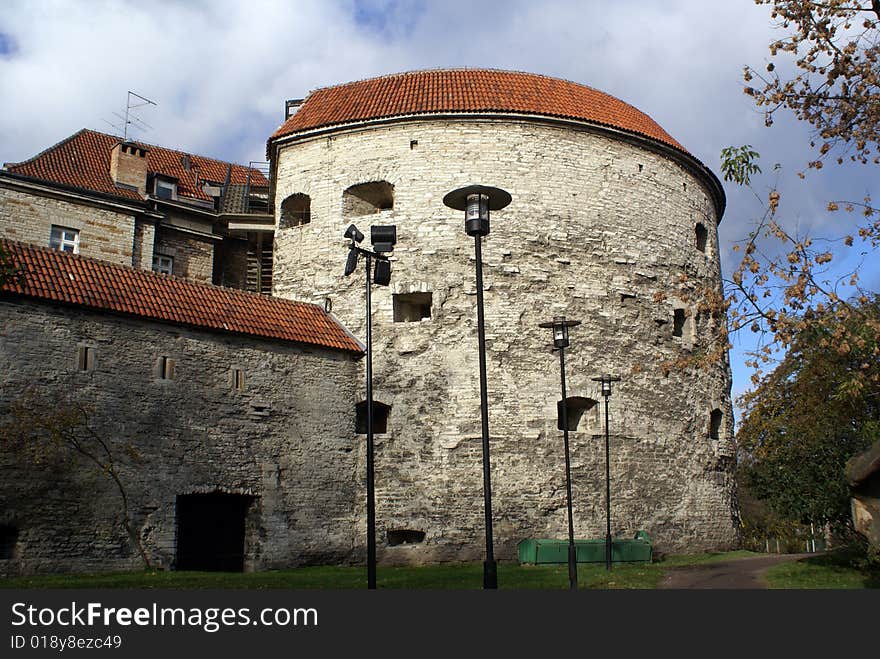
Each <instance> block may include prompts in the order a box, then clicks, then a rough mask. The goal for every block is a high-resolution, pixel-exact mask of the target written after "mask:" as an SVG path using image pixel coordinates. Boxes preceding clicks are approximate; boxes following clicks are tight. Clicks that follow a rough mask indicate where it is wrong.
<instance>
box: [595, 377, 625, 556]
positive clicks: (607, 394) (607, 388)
mask: <svg viewBox="0 0 880 659" xmlns="http://www.w3.org/2000/svg"><path fill="white" fill-rule="evenodd" d="M593 381H594V382H600V383H601V385H602V396H603V397H604V398H605V569H606V570H611V466H610V460H609V458H610V451H609V448H608V399H609V398H611V383H612V382H620V378H618V377H614V376H611V375H607V374H606V375H601V376H599V377H598V378H593Z"/></svg>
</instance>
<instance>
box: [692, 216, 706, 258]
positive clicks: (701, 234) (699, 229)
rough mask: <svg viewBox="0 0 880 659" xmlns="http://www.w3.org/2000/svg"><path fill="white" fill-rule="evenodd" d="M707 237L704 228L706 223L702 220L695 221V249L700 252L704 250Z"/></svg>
mask: <svg viewBox="0 0 880 659" xmlns="http://www.w3.org/2000/svg"><path fill="white" fill-rule="evenodd" d="M708 238H709V231H708V229H706V225H704V224H703V223H702V222H697V226H696V228H695V229H694V239H695V242H696V246H697V249H698V250H700V251H701V252H705V251H706V241H707V240H708Z"/></svg>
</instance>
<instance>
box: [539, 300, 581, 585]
mask: <svg viewBox="0 0 880 659" xmlns="http://www.w3.org/2000/svg"><path fill="white" fill-rule="evenodd" d="M580 324H581V321H579V320H566V319H565V317H564V316H556V317H555V318H554V319H553V320H552V321H551V322H547V323H540V324H539V325H538V327H549V328H550V329H552V330H553V347H554V349H555V350H558V351H559V372H560V374H561V379H562V405H561V406H560V408H559V409H560V413H559V414H560V425H561V426H562V437H563V440H564V444H565V490H566V493H567V494H568V583H569V587H570V588H571V589H572V590H577V583H578V576H577V549H575V546H574V520H573V517H572V512H571V459H570V458H569V452H568V396H567V394H566V392H565V349H566V348H567V347H568V328H569V327H576V326H577V325H580Z"/></svg>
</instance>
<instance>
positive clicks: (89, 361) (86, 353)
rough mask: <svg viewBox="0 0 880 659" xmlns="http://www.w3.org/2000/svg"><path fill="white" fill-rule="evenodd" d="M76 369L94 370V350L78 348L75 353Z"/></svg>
mask: <svg viewBox="0 0 880 659" xmlns="http://www.w3.org/2000/svg"><path fill="white" fill-rule="evenodd" d="M76 367H77V369H78V370H80V371H92V370H94V368H95V349H94V348H92V347H91V346H79V348H77V351H76Z"/></svg>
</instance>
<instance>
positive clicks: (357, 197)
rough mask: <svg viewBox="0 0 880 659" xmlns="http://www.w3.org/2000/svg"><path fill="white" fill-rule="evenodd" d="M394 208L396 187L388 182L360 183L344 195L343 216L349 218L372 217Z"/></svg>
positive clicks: (347, 190)
mask: <svg viewBox="0 0 880 659" xmlns="http://www.w3.org/2000/svg"><path fill="white" fill-rule="evenodd" d="M392 208H394V186H393V185H391V184H390V183H389V182H388V181H373V182H371V183H359V184H358V185H353V186H351V187H350V188H348V189H346V190H345V192H343V193H342V214H343V215H345V216H347V217H357V216H359V215H372V214H374V213H378V212H380V211H384V210H391V209H392Z"/></svg>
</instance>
